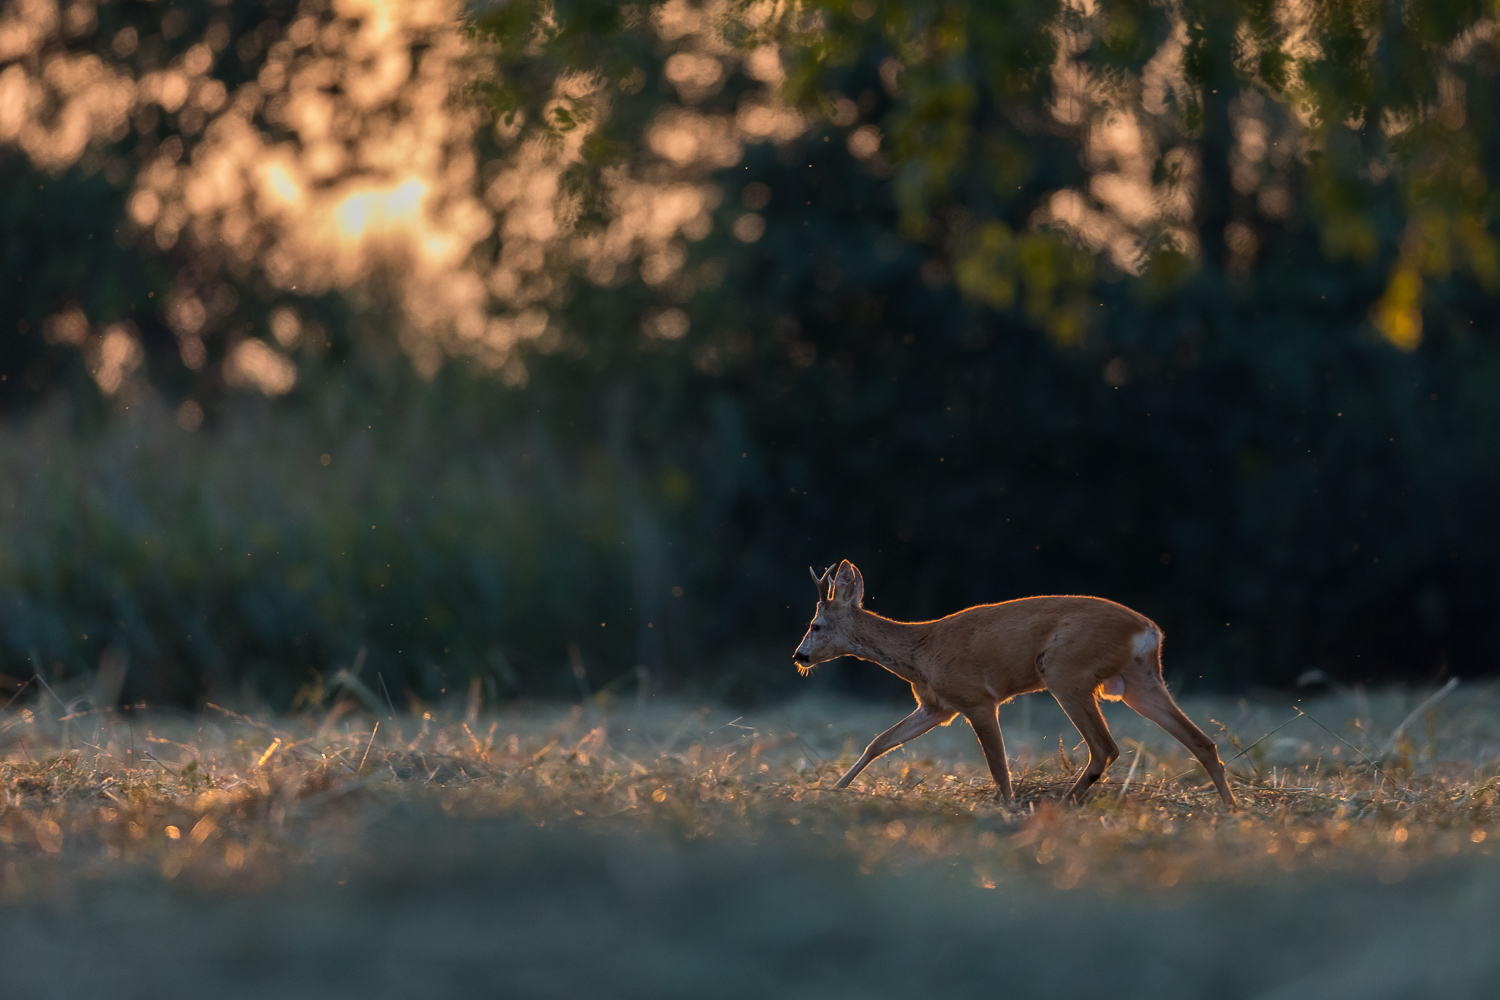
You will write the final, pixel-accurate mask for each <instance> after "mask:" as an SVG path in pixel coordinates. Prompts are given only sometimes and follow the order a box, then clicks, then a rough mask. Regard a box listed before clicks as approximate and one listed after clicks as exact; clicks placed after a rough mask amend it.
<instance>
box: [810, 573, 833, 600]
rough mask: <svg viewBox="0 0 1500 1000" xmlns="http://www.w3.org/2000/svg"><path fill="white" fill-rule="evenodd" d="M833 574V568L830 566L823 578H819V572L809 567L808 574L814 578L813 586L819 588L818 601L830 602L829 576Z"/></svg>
mask: <svg viewBox="0 0 1500 1000" xmlns="http://www.w3.org/2000/svg"><path fill="white" fill-rule="evenodd" d="M832 572H833V567H832V566H830V567H828V568H827V569H825V570H824V571H823V575H822V576H819V575H818V571H817V570H815V569H813V568H812V567H811V566H809V567H807V573H808V575H809V576H811V577H812V581H813V586H814V587H817V588H818V600H820V601H826V600H828V597H829V593H828V575H829V574H830V573H832Z"/></svg>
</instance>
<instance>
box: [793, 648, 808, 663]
mask: <svg viewBox="0 0 1500 1000" xmlns="http://www.w3.org/2000/svg"><path fill="white" fill-rule="evenodd" d="M809 659H810V657H809V656H808V655H807V654H806V653H804V652H802V650H800V649H799V650H797V652H795V653H793V654H792V660H793V661H794V662H796V663H806V662H807V661H808V660H809Z"/></svg>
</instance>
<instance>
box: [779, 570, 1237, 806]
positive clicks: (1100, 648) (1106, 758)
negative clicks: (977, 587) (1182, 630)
mask: <svg viewBox="0 0 1500 1000" xmlns="http://www.w3.org/2000/svg"><path fill="white" fill-rule="evenodd" d="M808 572H809V573H812V578H813V582H814V583H815V584H817V587H818V610H817V614H816V615H815V616H814V617H813V620H812V625H811V626H810V627H809V628H808V630H807V635H805V636H803V638H802V643H801V644H800V645H799V646H798V647H797V651H796V652H795V653H793V654H792V659H793V660H795V661H796V663H797V669H798V670H799V671H800V672H801V673H803V674H807V673H809V672H811V670H812V668H813V666H814V665H816V664H819V663H822V662H824V661H825V660H832V659H834V658H836V657H840V656H855V657H858V658H859V659H862V660H869V661H871V662H872V663H878V664H879V665H880V666H882V667H884V668H885V669H887V670H889V671H890V672H891V673H893V674H895V675H896V676H897V677H900V678H901V679H902V680H904V681H906V682H907V683H909V684H911V689H912V693H913V694H915V695H916V696H917V710H916V711H915V712H913V713H911V714H910V715H908V716H907V717H906V718H904V719H902V720H901V721H900V722H898V723H896V724H895V725H894V726H892V727H891V728H890V729H887V730H886V731H885V732H883V733H881V734H880V735H879V736H877V737H875V739H874V740H873V741H872V742H871V743H870V745H869V746H868V747H866V748H865V752H864V753H863V754H861V755H860V758H859V760H857V761H855V763H854V766H853V767H851V768H850V769H849V770H848V771H847V772H845V773H844V776H843V777H842V778H840V779H839V780H838V783H837V784H836V785H834V787H835V788H843V787H845V786H846V785H848V784H849V782H851V781H853V780H854V776H855V775H857V774H859V772H860V771H862V770H864V768H865V767H866V765H868V764H869V763H870V761H872V760H874V759H875V758H876V757H879V756H880V755H881V754H883V753H885V752H886V751H888V750H893V749H895V748H896V747H898V746H900V745H901V744H903V743H905V742H906V741H907V740H912V739H916V738H917V737H918V736H921V735H922V734H923V733H925V732H927V731H928V730H929V729H932V728H933V727H934V726H946V725H947V724H948V723H950V722H952V721H953V719H954V718H955V717H956V716H958V715H959V714H960V713H962V714H963V716H964V718H966V719H968V720H969V725H971V726H973V727H974V733H975V735H977V736H978V737H979V745H980V747H981V748H982V749H983V750H984V759H985V761H986V762H987V763H988V764H989V766H990V773H991V774H992V775H994V777H995V784H996V786H997V787H998V788H999V792H1000V797H1001V798H1002V799H1003V800H1004V801H1006V802H1009V801H1010V800H1011V787H1010V769H1009V768H1008V767H1007V766H1006V763H1005V742H1004V741H1003V740H1002V739H1001V737H1000V721H999V718H998V715H997V712H996V709H998V708H999V706H1000V705H1002V704H1004V703H1005V702H1007V701H1009V700H1010V699H1012V698H1014V697H1015V696H1016V695H1019V694H1028V693H1030V692H1032V691H1042V690H1046V691H1050V692H1052V696H1053V697H1054V698H1056V699H1057V703H1058V704H1059V705H1061V706H1062V710H1063V711H1064V712H1066V713H1067V715H1068V718H1069V720H1071V721H1072V723H1073V725H1075V726H1077V727H1078V732H1079V733H1080V734H1081V735H1082V736H1083V739H1084V742H1086V743H1087V744H1088V747H1089V762H1088V765H1087V766H1086V767H1084V769H1083V770H1082V771H1081V772H1080V773H1079V775H1078V778H1077V780H1076V781H1074V782H1073V787H1072V788H1070V789H1069V790H1068V794H1067V796H1066V797H1067V798H1070V799H1073V800H1075V801H1076V800H1078V799H1080V798H1082V796H1083V793H1084V792H1086V791H1088V789H1089V786H1090V785H1092V784H1093V783H1094V782H1096V781H1098V780H1099V777H1100V775H1102V774H1103V773H1104V771H1105V769H1106V768H1108V767H1109V765H1110V764H1113V763H1114V762H1115V761H1116V760H1117V759H1119V756H1120V748H1119V746H1118V745H1117V744H1116V743H1115V741H1114V737H1112V736H1110V734H1109V727H1108V726H1107V725H1105V723H1104V715H1103V713H1101V712H1100V711H1099V698H1100V697H1101V696H1102V697H1104V698H1108V699H1110V700H1111V701H1118V700H1123V701H1124V702H1125V704H1127V705H1129V706H1130V707H1131V708H1133V709H1135V710H1136V711H1137V712H1139V713H1140V714H1141V715H1143V716H1145V717H1146V718H1148V719H1150V720H1151V721H1152V722H1154V723H1156V724H1157V725H1158V726H1161V728H1163V729H1165V730H1166V731H1167V732H1168V733H1171V734H1172V735H1173V736H1174V737H1176V738H1177V740H1178V741H1179V742H1180V743H1182V745H1183V746H1185V747H1187V748H1188V750H1189V751H1191V752H1192V754H1193V756H1194V757H1196V758H1198V760H1199V762H1200V763H1202V764H1203V766H1204V768H1206V769H1207V771H1208V775H1209V777H1210V778H1212V779H1213V782H1214V787H1215V788H1217V789H1218V790H1219V797H1220V798H1221V799H1223V800H1224V804H1225V805H1227V806H1229V807H1230V808H1234V794H1233V793H1232V792H1230V790H1229V783H1228V781H1226V780H1225V777H1224V765H1223V763H1221V762H1220V760H1219V751H1218V748H1217V747H1216V746H1215V745H1214V741H1213V740H1211V739H1209V738H1208V736H1207V735H1206V734H1205V733H1204V732H1203V730H1201V729H1199V728H1198V727H1197V726H1195V725H1193V722H1192V720H1191V719H1189V718H1188V717H1187V716H1186V715H1184V714H1183V713H1182V709H1180V708H1178V707H1177V703H1176V702H1175V701H1173V700H1172V695H1171V694H1170V693H1169V692H1168V691H1167V685H1166V683H1165V682H1164V681H1163V680H1162V676H1161V638H1162V636H1161V629H1159V628H1157V627H1156V624H1155V623H1154V622H1152V621H1151V619H1149V618H1147V617H1146V616H1145V615H1142V614H1138V613H1137V612H1134V611H1131V610H1130V609H1129V608H1127V607H1125V606H1124V605H1122V604H1116V603H1114V602H1113V601H1106V600H1104V599H1103V598H1101V597H1023V598H1021V599H1020V600H1015V601H1006V602H1005V603H1003V604H981V605H979V606H978V607H973V608H969V609H967V610H965V611H960V612H958V613H956V614H951V615H949V616H948V617H947V618H939V619H938V620H937V621H931V622H896V621H891V620H890V619H888V618H882V617H880V616H879V615H877V614H874V613H873V612H870V611H866V610H865V609H864V607H863V606H862V604H863V601H864V596H865V581H864V577H862V576H861V575H860V572H859V570H858V569H856V568H855V567H854V564H853V563H851V562H849V560H847V559H845V560H844V561H843V562H841V563H840V564H839V569H838V574H837V575H836V576H834V578H833V580H831V581H830V580H829V576H830V574H832V573H833V567H831V566H830V567H829V568H828V569H826V570H824V571H823V575H822V576H818V574H817V573H816V572H815V571H813V570H812V569H809V570H808Z"/></svg>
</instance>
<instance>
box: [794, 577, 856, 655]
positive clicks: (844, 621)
mask: <svg viewBox="0 0 1500 1000" xmlns="http://www.w3.org/2000/svg"><path fill="white" fill-rule="evenodd" d="M807 571H808V572H809V573H810V574H812V578H813V584H814V586H816V587H817V588H818V607H817V611H816V613H815V614H814V615H813V620H812V624H811V625H809V626H808V627H807V634H806V635H804V636H803V637H802V642H801V644H800V645H798V646H797V651H796V652H794V653H793V654H792V660H793V661H794V662H795V663H796V664H797V670H798V672H800V673H801V674H803V675H804V676H805V675H807V674H809V673H811V672H812V668H813V667H815V666H817V665H818V664H819V663H822V662H823V661H825V660H832V659H836V658H838V657H840V656H848V655H849V654H850V653H851V652H853V651H854V647H855V644H854V637H853V629H854V622H855V617H856V616H855V612H856V611H857V610H858V609H859V608H860V606H861V605H862V604H863V603H864V599H865V578H864V577H863V576H861V575H860V572H859V570H858V569H856V568H855V566H854V564H853V563H852V562H850V561H849V560H847V559H845V560H844V561H843V562H841V563H839V569H838V573H837V574H835V573H834V571H833V567H832V566H830V567H828V568H827V569H825V570H824V571H823V575H822V576H819V575H818V573H817V571H816V570H814V569H813V568H812V567H811V566H809V567H808V569H807ZM830 576H831V577H833V579H832V580H831V581H830V580H829V577H830Z"/></svg>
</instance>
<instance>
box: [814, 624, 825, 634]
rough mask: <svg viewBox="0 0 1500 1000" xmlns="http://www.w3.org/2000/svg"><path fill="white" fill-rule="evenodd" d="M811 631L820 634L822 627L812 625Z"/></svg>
mask: <svg viewBox="0 0 1500 1000" xmlns="http://www.w3.org/2000/svg"><path fill="white" fill-rule="evenodd" d="M812 630H813V631H814V632H821V631H823V626H821V625H814V626H813V627H812Z"/></svg>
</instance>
